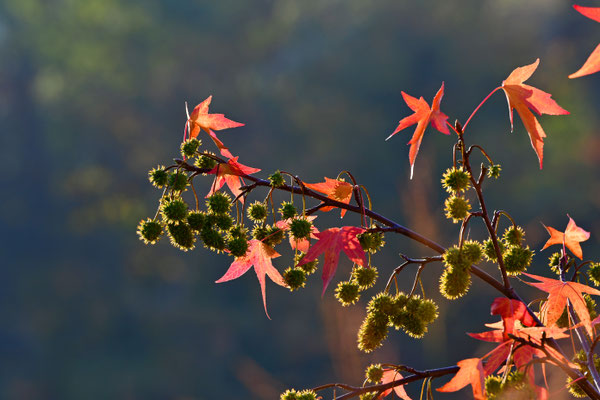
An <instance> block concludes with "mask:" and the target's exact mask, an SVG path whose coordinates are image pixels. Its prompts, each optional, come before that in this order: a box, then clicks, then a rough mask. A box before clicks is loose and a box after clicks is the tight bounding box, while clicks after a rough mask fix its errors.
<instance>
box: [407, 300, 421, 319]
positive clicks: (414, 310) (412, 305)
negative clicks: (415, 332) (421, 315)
mask: <svg viewBox="0 0 600 400" xmlns="http://www.w3.org/2000/svg"><path fill="white" fill-rule="evenodd" d="M420 305H421V297H420V296H419V295H413V296H412V297H409V298H408V300H407V301H406V305H405V306H404V307H405V308H406V312H407V313H409V314H410V315H417V314H418V312H419V306H420Z"/></svg>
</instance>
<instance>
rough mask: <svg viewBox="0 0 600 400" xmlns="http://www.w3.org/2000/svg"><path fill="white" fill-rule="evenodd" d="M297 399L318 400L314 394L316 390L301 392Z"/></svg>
mask: <svg viewBox="0 0 600 400" xmlns="http://www.w3.org/2000/svg"><path fill="white" fill-rule="evenodd" d="M296 398H297V399H298V400H316V399H317V394H316V393H315V392H314V390H310V389H305V390H303V391H301V392H299V393H298V394H297V395H296Z"/></svg>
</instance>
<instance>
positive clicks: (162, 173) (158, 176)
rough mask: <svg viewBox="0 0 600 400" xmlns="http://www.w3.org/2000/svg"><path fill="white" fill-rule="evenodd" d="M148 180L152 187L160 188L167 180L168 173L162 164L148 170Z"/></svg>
mask: <svg viewBox="0 0 600 400" xmlns="http://www.w3.org/2000/svg"><path fill="white" fill-rule="evenodd" d="M148 180H149V181H150V183H151V184H152V185H153V186H154V187H157V188H159V189H162V188H164V187H165V186H166V184H167V182H168V180H169V173H168V172H167V171H166V170H165V167H164V166H163V165H159V166H158V167H156V168H152V169H151V170H150V172H148Z"/></svg>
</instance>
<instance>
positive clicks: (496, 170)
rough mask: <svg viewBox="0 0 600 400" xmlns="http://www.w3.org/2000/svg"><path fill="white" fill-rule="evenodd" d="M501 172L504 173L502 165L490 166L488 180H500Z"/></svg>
mask: <svg viewBox="0 0 600 400" xmlns="http://www.w3.org/2000/svg"><path fill="white" fill-rule="evenodd" d="M500 171H502V168H501V167H500V164H492V165H490V166H489V169H488V172H487V176H488V178H494V179H498V178H499V177H500Z"/></svg>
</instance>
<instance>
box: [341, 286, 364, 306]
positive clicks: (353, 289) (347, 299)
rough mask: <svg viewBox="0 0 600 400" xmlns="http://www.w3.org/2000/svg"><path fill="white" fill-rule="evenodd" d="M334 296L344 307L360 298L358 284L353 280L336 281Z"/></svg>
mask: <svg viewBox="0 0 600 400" xmlns="http://www.w3.org/2000/svg"><path fill="white" fill-rule="evenodd" d="M335 297H336V298H337V299H338V300H339V301H340V303H342V305H343V306H344V307H347V306H349V305H352V304H354V303H356V302H357V301H358V299H359V298H360V291H359V289H358V284H357V283H356V282H353V281H346V282H340V283H338V285H337V287H336V288H335Z"/></svg>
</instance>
